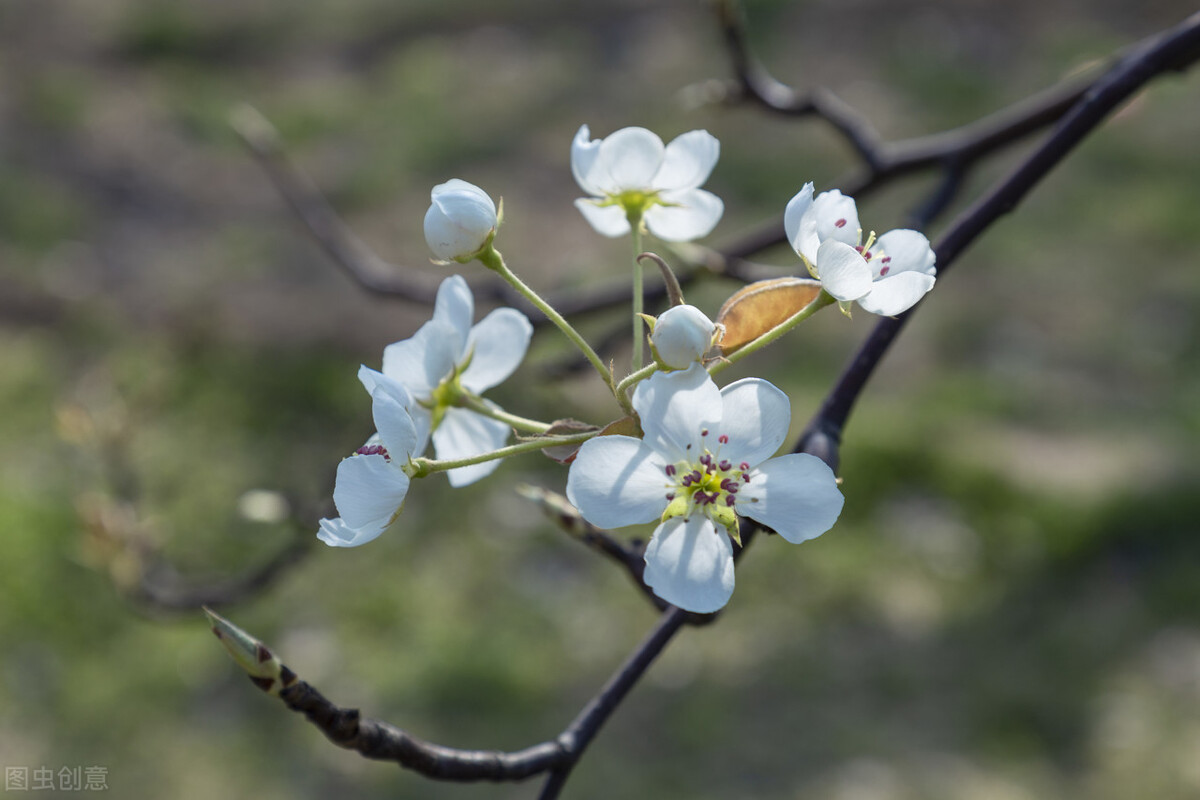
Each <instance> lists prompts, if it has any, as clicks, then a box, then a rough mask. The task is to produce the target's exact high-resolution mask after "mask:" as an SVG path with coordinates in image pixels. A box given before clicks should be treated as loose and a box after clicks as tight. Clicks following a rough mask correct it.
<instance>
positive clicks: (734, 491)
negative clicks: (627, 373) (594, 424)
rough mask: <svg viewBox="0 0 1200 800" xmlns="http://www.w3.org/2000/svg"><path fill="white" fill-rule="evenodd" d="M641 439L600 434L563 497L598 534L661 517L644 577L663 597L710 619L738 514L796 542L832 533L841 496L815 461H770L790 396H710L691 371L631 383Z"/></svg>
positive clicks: (762, 389)
mask: <svg viewBox="0 0 1200 800" xmlns="http://www.w3.org/2000/svg"><path fill="white" fill-rule="evenodd" d="M633 406H634V409H635V410H636V411H637V413H638V416H639V417H640V418H641V422H642V430H643V431H644V433H645V438H643V439H634V438H631V437H629V436H598V437H596V438H594V439H590V440H588V441H587V442H585V443H584V444H583V446H582V447H580V449H579V453H578V455H577V456H576V458H575V461H574V462H573V463H572V464H571V471H570V473H569V474H568V477H567V497H568V499H570V501H571V502H572V503H573V504H574V505H575V506H576V507H577V508H578V509H579V512H580V513H581V514H582V515H583V517H584V519H586V520H587V521H588V522H590V523H592V524H593V525H596V526H599V527H601V528H617V527H622V526H625V525H632V524H636V523H640V522H651V521H654V520H659V522H660V524H659V525H658V527H657V528H656V529H655V531H654V535H653V537H652V538H651V540H650V543H649V545H648V546H647V548H646V554H645V560H646V571H645V575H644V578H645V581H646V583H647V585H649V586H650V587H651V588H652V589H653V590H654V592H655V593H656V594H657V595H658V596H659V597H662V598H663V599H664V600H666V601H668V602H670V603H673V604H674V605H676V606H679V607H680V608H683V609H685V610H687V611H694V612H698V613H709V612H713V611H716V610H718V609H720V608H721V607H723V606H724V605H725V604H726V603H727V602H728V601H729V597H730V595H731V594H732V593H733V585H734V578H733V545H732V542H731V539H730V536H731V535H734V536H736V535H737V517H738V516H744V517H749V518H750V519H753V520H756V521H758V522H760V523H762V524H763V525H766V526H768V527H770V528H773V529H774V530H775V532H776V533H778V534H779V535H780V536H782V537H783V538H784V539H786V540H787V541H789V542H795V543H799V542H803V541H805V540H807V539H812V538H813V537H816V536H819V535H821V534H822V533H824V532H825V531H827V530H829V528H830V527H832V526H833V523H834V522H835V521H836V520H837V518H838V515H839V514H840V513H841V510H842V503H843V498H842V494H841V492H840V491H839V490H838V488H837V481H836V479H835V478H834V475H833V471H832V470H830V469H829V467H828V466H827V465H826V464H825V462H823V461H821V460H820V459H819V458H816V457H815V456H811V455H807V454H797V453H791V454H788V455H783V456H778V457H775V458H772V457H771V456H773V455H774V453H775V451H776V450H778V449H779V446H780V445H781V444H782V443H783V440H784V439H785V438H786V437H787V433H788V424H789V422H790V420H791V408H790V404H789V402H788V399H787V396H786V395H785V394H784V393H783V392H781V391H780V390H779V389H777V388H776V387H775V386H773V385H772V384H770V383H768V382H767V381H764V380H761V379H758V378H746V379H743V380H740V381H736V382H734V383H731V384H730V385H728V386H726V387H725V388H724V389H720V390H718V389H717V386H716V384H715V383H713V381H712V378H711V377H710V376H709V374H708V372H706V371H705V369H704V367H703V366H701V365H700V364H698V363H697V364H693V365H692V366H691V367H689V368H688V369H686V370H682V371H679V372H669V373H661V372H660V373H657V374H655V375H654V376H652V377H651V378H649V379H648V380H646V381H643V382H642V383H640V384H638V387H637V389H636V390H634V395H633Z"/></svg>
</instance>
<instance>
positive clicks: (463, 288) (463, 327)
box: [384, 275, 475, 372]
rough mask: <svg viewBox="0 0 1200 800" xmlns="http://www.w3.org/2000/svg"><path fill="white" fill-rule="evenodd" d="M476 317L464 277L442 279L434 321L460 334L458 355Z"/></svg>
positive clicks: (435, 304) (454, 276)
mask: <svg viewBox="0 0 1200 800" xmlns="http://www.w3.org/2000/svg"><path fill="white" fill-rule="evenodd" d="M474 318H475V298H474V297H473V296H472V295H471V288H470V287H469V286H467V282H466V281H465V280H464V279H463V277H462V276H461V275H451V276H450V277H449V278H446V280H444V281H442V285H441V286H439V287H438V291H437V300H436V301H434V304H433V321H438V320H441V321H442V322H445V323H446V324H448V325H449V326H450V327H451V328H453V329H454V331H455V332H456V333H457V334H458V346H459V352H458V353H455V355H456V356H458V355H460V354H461V353H462V349H463V348H465V347H466V344H467V334H469V333H470V332H471V320H473V319H474ZM384 372H387V370H386V369H385V370H384Z"/></svg>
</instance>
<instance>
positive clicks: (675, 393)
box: [633, 363, 721, 462]
mask: <svg viewBox="0 0 1200 800" xmlns="http://www.w3.org/2000/svg"><path fill="white" fill-rule="evenodd" d="M633 407H634V409H635V410H636V411H637V413H638V417H639V418H640V419H641V421H642V431H643V432H644V433H645V435H646V438H645V442H646V444H647V445H649V446H650V447H651V448H653V449H654V450H655V452H658V453H661V454H663V456H665V457H666V459H667V460H668V461H672V462H674V461H679V460H681V459H687V460H688V461H694V460H695V459H696V458H697V457H698V456H699V455H700V454H701V452H702V451H703V449H704V447H705V446H706V445H707V446H708V447H709V449H710V450H715V449H716V447H717V442H716V436H717V433H716V430H715V429H716V428H719V427H720V422H721V393H720V391H719V390H718V389H717V385H716V384H715V383H713V380H712V378H711V377H710V376H709V374H708V371H707V370H705V369H704V367H703V366H701V365H700V364H699V363H695V364H692V366H690V367H688V368H687V369H685V370H680V371H678V372H656V373H655V374H653V375H651V376H650V377H649V378H647V379H646V380H644V381H642V382H641V383H639V384H638V385H637V388H636V389H634V390H633ZM705 431H708V436H705V435H703V434H704V432H705ZM709 436H711V437H712V439H713V441H712V442H711V444H709V443H708V437H709Z"/></svg>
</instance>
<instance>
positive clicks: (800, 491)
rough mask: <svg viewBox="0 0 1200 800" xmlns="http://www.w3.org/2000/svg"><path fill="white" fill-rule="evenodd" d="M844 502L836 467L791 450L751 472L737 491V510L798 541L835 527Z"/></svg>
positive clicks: (790, 539)
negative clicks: (834, 472)
mask: <svg viewBox="0 0 1200 800" xmlns="http://www.w3.org/2000/svg"><path fill="white" fill-rule="evenodd" d="M844 502H845V498H843V497H842V493H841V491H840V490H839V489H838V487H837V480H836V479H835V478H834V476H833V470H831V469H830V468H829V467H828V466H827V465H826V464H825V462H824V461H822V460H821V459H819V458H817V457H816V456H811V455H809V454H807V453H789V454H788V455H784V456H780V457H779V458H772V459H771V460H770V461H767V462H765V463H764V464H762V465H761V466H760V467H759V468H758V469H756V470H754V471H753V472H752V473H751V475H750V482H749V483H746V484H743V486H742V488H741V491H740V492H739V493H738V496H737V513H738V514H741V515H742V516H744V517H749V518H750V519H753V520H758V521H759V522H761V523H762V524H763V525H766V526H767V527H769V528H773V529H774V530H775V532H776V533H778V534H779V535H780V536H782V537H783V538H784V539H787V540H788V541H789V542H793V543H795V544H799V543H800V542H803V541H806V540H808V539H812V538H815V537H817V536H820V535H821V534H822V533H824V532H825V531H827V530H829V529H830V528H832V527H833V523H834V522H836V521H837V518H838V515H839V514H841V513H842V504H843V503H844Z"/></svg>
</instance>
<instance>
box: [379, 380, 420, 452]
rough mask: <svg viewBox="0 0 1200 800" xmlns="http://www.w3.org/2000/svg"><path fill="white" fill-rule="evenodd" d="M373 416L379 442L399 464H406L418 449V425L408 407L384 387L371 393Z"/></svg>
mask: <svg viewBox="0 0 1200 800" xmlns="http://www.w3.org/2000/svg"><path fill="white" fill-rule="evenodd" d="M371 416H372V418H374V420H375V430H377V431H379V442H380V444H382V445H383V446H384V447H385V448H386V449H387V451H388V455H390V456H391V457H392V461H394V462H395V463H396V464H397V465H401V464H405V463H407V462H408V459H409V458H410V457H412V455H413V454H414V453H415V452H416V450H417V443H418V438H419V437H418V434H417V426H416V424H415V423H414V422H413V418H412V416H411V415H410V414H409V412H408V409H407V408H405V407H404V405H403V404H402V403H401V402H400V401H399V400H398V399H397V398H396V396H395V395H393V394H391V393H390V392H388V391H387V390H386V389H384V388H383V387H377V388H376V389H375V391H374V392H373V393H372V394H371Z"/></svg>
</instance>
